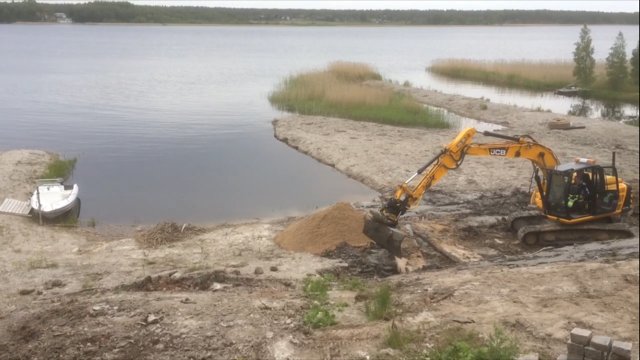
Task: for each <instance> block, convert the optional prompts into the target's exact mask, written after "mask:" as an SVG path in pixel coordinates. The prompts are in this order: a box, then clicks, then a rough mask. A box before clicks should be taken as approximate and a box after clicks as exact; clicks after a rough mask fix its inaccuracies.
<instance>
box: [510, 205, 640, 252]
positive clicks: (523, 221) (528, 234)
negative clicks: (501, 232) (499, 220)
mask: <svg viewBox="0 0 640 360" xmlns="http://www.w3.org/2000/svg"><path fill="white" fill-rule="evenodd" d="M509 223H510V227H511V230H513V231H514V232H515V233H516V234H517V236H518V240H520V242H522V243H524V244H527V245H531V246H534V245H539V246H562V245H571V244H575V243H578V242H591V241H604V240H613V239H624V238H629V237H633V236H634V234H633V232H632V231H631V229H630V228H629V226H628V225H627V224H624V223H607V222H597V223H585V224H576V225H564V224H560V223H557V222H552V221H550V220H547V219H546V218H545V217H544V216H543V215H541V214H539V213H537V214H536V213H535V212H521V213H516V214H513V215H512V216H510V218H509Z"/></svg>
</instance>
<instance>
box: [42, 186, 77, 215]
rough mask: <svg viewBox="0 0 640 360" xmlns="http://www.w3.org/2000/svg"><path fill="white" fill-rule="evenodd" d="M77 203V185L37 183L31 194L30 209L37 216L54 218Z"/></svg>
mask: <svg viewBox="0 0 640 360" xmlns="http://www.w3.org/2000/svg"><path fill="white" fill-rule="evenodd" d="M78 205H79V198H78V185H77V184H73V185H71V186H67V185H63V184H61V183H47V184H41V185H38V187H37V188H36V190H35V191H34V192H33V195H32V196H31V209H32V211H33V213H34V214H36V215H37V216H40V215H41V216H42V217H44V218H47V219H54V218H57V217H59V216H61V215H64V214H65V213H67V212H69V211H70V210H72V209H73V208H74V207H76V206H78Z"/></svg>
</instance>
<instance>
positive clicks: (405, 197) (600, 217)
mask: <svg viewBox="0 0 640 360" xmlns="http://www.w3.org/2000/svg"><path fill="white" fill-rule="evenodd" d="M476 133H477V131H476V129H474V128H467V129H465V130H463V131H461V132H460V133H459V134H458V136H457V137H456V138H455V139H454V140H453V141H452V142H450V143H449V144H448V145H446V146H445V147H444V148H443V149H442V150H441V151H440V152H439V153H438V154H437V155H436V156H435V157H433V159H431V160H430V161H429V162H427V163H426V164H425V165H424V166H422V167H421V168H420V169H418V170H417V171H416V172H415V174H413V175H412V176H411V177H410V178H409V179H408V180H407V181H405V182H404V183H402V184H400V185H399V186H397V188H396V189H395V193H394V195H393V197H391V198H389V199H387V200H385V201H383V206H382V208H381V209H380V210H379V211H373V212H371V213H370V214H369V215H368V216H367V217H366V221H365V227H364V233H365V234H366V235H368V236H369V237H371V238H372V239H374V240H376V241H377V242H379V243H387V242H388V239H389V238H390V237H392V236H393V235H394V232H395V233H397V231H394V230H392V229H389V227H391V228H395V227H396V225H397V224H398V221H399V218H400V216H402V215H403V214H405V213H406V212H407V210H409V209H410V208H412V207H414V206H415V205H417V204H418V203H420V201H421V200H422V197H423V195H424V194H425V192H426V191H427V190H428V189H429V188H431V187H432V186H433V185H435V184H436V183H437V182H438V181H439V180H440V179H442V177H444V176H445V175H446V174H447V172H448V171H449V170H453V169H456V168H458V167H460V165H462V162H463V161H464V159H465V157H466V156H468V155H471V156H490V157H501V158H522V159H526V160H529V161H530V162H531V163H532V165H533V175H532V178H533V181H535V187H534V190H533V191H532V193H531V200H530V202H531V205H534V206H535V207H536V208H537V209H536V210H534V211H523V212H520V213H517V214H512V215H511V216H510V218H509V226H510V228H511V229H512V230H513V231H514V232H516V233H517V236H518V239H519V240H520V241H521V242H523V243H526V244H528V245H536V244H538V245H553V244H562V243H566V242H576V241H590V240H594V239H595V240H605V239H614V238H625V237H630V236H633V233H632V232H631V230H630V229H629V227H628V226H627V225H626V224H624V223H620V222H619V220H620V218H621V217H622V215H623V214H625V213H626V212H628V211H630V210H631V209H632V196H631V186H629V185H628V184H627V183H625V182H624V181H623V180H622V179H621V178H619V177H618V173H617V170H616V167H615V153H613V157H612V164H611V165H609V166H601V165H597V164H596V163H595V161H593V160H591V159H584V158H578V159H576V160H575V161H574V162H571V163H566V164H560V163H559V161H558V158H557V156H556V155H555V154H554V153H553V151H552V150H551V149H549V148H548V147H546V146H543V145H541V144H539V143H538V142H537V141H535V140H534V139H533V138H532V137H530V136H528V135H523V136H508V135H503V134H498V133H493V132H489V131H485V132H483V134H484V135H485V136H490V137H495V138H499V139H501V140H502V141H499V142H494V143H474V142H472V140H473V137H474V136H475V135H476ZM418 176H421V177H420V178H418ZM416 178H418V179H416ZM414 180H416V181H417V184H416V185H415V186H412V185H410V184H411V183H412V182H413V181H414Z"/></svg>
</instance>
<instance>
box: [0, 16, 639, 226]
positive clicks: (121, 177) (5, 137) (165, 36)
mask: <svg viewBox="0 0 640 360" xmlns="http://www.w3.org/2000/svg"><path fill="white" fill-rule="evenodd" d="M618 31H622V32H623V33H624V35H625V38H626V39H627V44H628V46H627V47H628V50H629V52H630V51H631V48H633V47H635V44H636V43H637V41H638V27H637V26H593V27H592V35H593V40H594V41H593V43H594V46H595V49H596V58H598V59H603V58H605V57H606V55H607V53H608V51H609V48H610V46H611V45H612V44H613V41H614V39H615V36H616V34H617V32H618ZM578 34H579V26H514V27H507V26H503V27H390V28H389V27H259V26H255V27H253V26H252V27H248V26H127V25H75V24H73V25H53V24H51V25H49V24H47V25H22V24H18V25H0V60H1V61H0V150H8V149H15V148H39V149H45V150H51V151H54V152H58V153H61V154H64V155H65V156H67V157H78V159H79V160H78V165H77V169H76V172H75V174H74V180H75V181H76V182H78V183H79V185H80V189H81V197H82V200H83V202H82V205H83V208H82V217H83V218H85V219H91V218H93V219H96V220H97V221H98V222H109V223H149V222H157V221H162V220H175V221H193V222H220V221H227V220H234V219H248V218H254V217H272V216H282V215H293V214H297V213H300V212H306V211H309V210H312V209H314V208H316V207H321V206H325V205H328V204H331V203H333V202H336V201H339V200H348V201H358V200H370V199H373V198H374V197H375V193H374V192H373V191H371V190H370V189H368V188H366V187H364V186H362V185H361V184H359V183H357V182H355V181H353V180H351V179H348V178H346V177H345V176H343V175H341V174H340V173H338V172H336V171H335V170H333V169H331V168H329V167H327V166H324V165H321V164H319V163H318V162H316V161H314V160H312V159H310V158H308V157H306V156H304V155H301V154H298V153H297V152H296V151H294V150H292V149H290V148H288V147H287V146H286V145H284V144H282V143H280V142H278V141H277V140H275V139H274V138H273V130H272V127H271V121H272V119H273V118H275V117H277V116H279V115H280V113H279V112H278V111H276V110H274V109H272V108H271V106H270V105H269V103H268V101H267V96H268V94H269V92H270V91H271V90H272V89H273V88H274V86H276V85H277V84H278V82H279V81H280V80H281V79H282V78H283V77H285V76H287V75H289V74H292V73H296V72H300V71H305V70H309V69H315V68H322V67H324V66H326V65H327V64H328V63H329V62H331V61H336V60H347V61H360V62H366V63H369V64H371V65H373V66H375V67H376V68H377V69H378V70H379V71H380V72H381V73H382V74H383V76H385V77H386V78H390V79H393V80H397V81H399V82H403V81H405V80H409V81H410V82H411V83H413V84H414V85H417V86H422V87H425V88H433V89H437V90H441V91H445V92H452V93H460V94H464V95H470V96H475V97H480V96H484V97H485V98H490V99H491V101H494V102H505V103H516V104H520V105H524V106H529V107H533V108H535V107H541V108H544V109H551V110H553V111H556V112H560V113H566V111H567V110H568V109H569V108H570V106H571V105H572V104H573V102H574V101H575V100H571V99H566V98H560V97H556V96H553V95H544V96H540V95H535V94H529V93H522V92H504V91H502V90H500V89H496V88H490V87H483V86H479V85H472V84H469V83H464V82H456V81H448V80H443V79H440V78H435V77H432V76H430V75H429V74H428V73H426V72H425V68H426V67H427V66H428V65H429V64H430V62H431V61H433V60H435V59H439V58H451V57H457V58H460V57H462V58H475V59H487V60H492V59H530V60H534V59H535V60H555V59H571V51H572V49H573V43H574V42H575V41H576V40H577V37H578ZM399 166H401V165H399Z"/></svg>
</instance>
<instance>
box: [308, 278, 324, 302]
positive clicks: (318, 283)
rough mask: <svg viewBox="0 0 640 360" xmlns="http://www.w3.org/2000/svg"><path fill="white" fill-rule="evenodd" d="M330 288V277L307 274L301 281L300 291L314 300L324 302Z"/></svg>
mask: <svg viewBox="0 0 640 360" xmlns="http://www.w3.org/2000/svg"><path fill="white" fill-rule="evenodd" d="M330 288H331V279H330V278H328V277H326V276H309V277H306V278H305V279H304V280H303V282H302V292H304V295H305V296H306V297H307V298H309V299H311V300H314V301H318V302H325V301H326V300H327V299H328V297H329V295H328V293H327V292H328V291H329V289H330Z"/></svg>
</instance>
